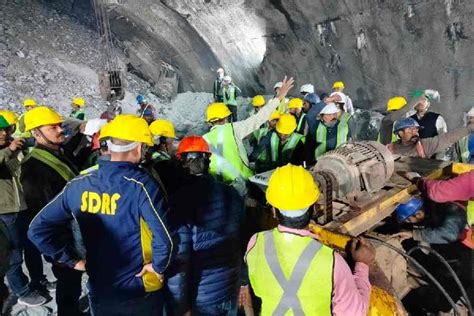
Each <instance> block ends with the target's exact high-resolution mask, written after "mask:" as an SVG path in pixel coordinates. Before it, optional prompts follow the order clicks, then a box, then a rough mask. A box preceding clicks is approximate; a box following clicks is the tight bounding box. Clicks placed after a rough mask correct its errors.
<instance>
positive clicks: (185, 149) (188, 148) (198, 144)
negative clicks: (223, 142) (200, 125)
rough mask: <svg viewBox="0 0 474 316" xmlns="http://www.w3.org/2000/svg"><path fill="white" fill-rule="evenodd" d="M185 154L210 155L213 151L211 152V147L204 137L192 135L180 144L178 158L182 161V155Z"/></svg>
mask: <svg viewBox="0 0 474 316" xmlns="http://www.w3.org/2000/svg"><path fill="white" fill-rule="evenodd" d="M183 153H207V154H209V155H210V154H211V151H210V150H209V145H208V144H207V142H206V140H205V139H204V138H203V137H201V136H196V135H192V136H188V137H185V138H184V139H183V140H182V141H181V142H180V143H179V146H178V151H177V152H176V157H178V159H181V154H183Z"/></svg>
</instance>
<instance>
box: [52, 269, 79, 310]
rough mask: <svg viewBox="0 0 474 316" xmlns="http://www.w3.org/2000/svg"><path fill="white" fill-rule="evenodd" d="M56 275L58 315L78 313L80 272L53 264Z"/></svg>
mask: <svg viewBox="0 0 474 316" xmlns="http://www.w3.org/2000/svg"><path fill="white" fill-rule="evenodd" d="M52 270H53V274H54V276H55V277H56V279H57V280H58V281H57V284H56V304H57V305H58V316H76V315H80V310H79V297H80V296H81V292H82V282H81V281H82V272H80V271H77V270H74V269H71V268H68V267H63V266H58V265H54V264H53V268H52Z"/></svg>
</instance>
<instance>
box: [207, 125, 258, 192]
mask: <svg viewBox="0 0 474 316" xmlns="http://www.w3.org/2000/svg"><path fill="white" fill-rule="evenodd" d="M203 137H204V139H205V140H206V141H207V143H208V144H209V148H210V150H211V152H212V156H211V164H210V166H209V173H210V174H211V175H212V176H214V177H215V178H217V179H219V180H221V181H224V182H225V183H232V182H234V181H235V180H236V179H238V178H241V179H243V180H247V179H248V178H249V177H251V176H252V175H253V171H252V169H250V168H249V167H248V166H247V165H246V164H245V163H244V161H242V158H241V156H240V151H239V146H238V145H237V142H236V140H235V136H234V128H233V126H232V124H231V123H227V124H224V125H219V126H215V127H213V128H212V129H211V131H210V132H208V133H207V134H205V135H204V136H203Z"/></svg>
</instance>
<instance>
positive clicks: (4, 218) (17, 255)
mask: <svg viewBox="0 0 474 316" xmlns="http://www.w3.org/2000/svg"><path fill="white" fill-rule="evenodd" d="M9 113H11V112H9ZM4 114H8V113H5V112H4V111H2V115H0V192H1V193H0V223H1V225H2V228H4V229H5V231H4V232H5V233H7V236H8V239H9V242H10V247H9V249H10V250H11V256H10V263H9V265H8V269H7V270H6V271H5V272H6V277H7V280H8V284H9V286H10V288H11V290H12V292H13V294H14V295H15V296H17V297H18V304H21V305H26V306H40V305H42V304H44V303H46V301H47V299H46V298H45V297H43V296H42V295H40V294H39V293H38V291H36V290H37V287H36V286H37V285H39V282H40V280H42V279H44V276H43V275H42V273H41V275H40V277H38V275H36V274H35V272H36V270H37V269H36V270H32V271H31V272H33V273H31V274H30V277H31V279H32V281H33V282H32V283H29V282H28V281H29V280H28V277H27V276H26V275H25V274H24V273H23V270H22V263H23V246H24V239H25V238H26V231H27V229H28V223H27V222H26V221H25V218H26V217H25V215H24V213H26V212H25V210H26V203H25V200H24V198H23V191H22V187H21V185H20V181H19V176H20V157H21V155H22V154H21V149H22V148H23V146H24V140H23V139H21V138H15V139H13V138H12V134H13V132H14V129H15V123H16V121H15V120H16V117H14V118H15V120H14V121H7V120H6V119H5V117H4V116H3V115H4ZM20 213H22V215H21V216H20ZM25 259H26V258H25ZM28 263H30V262H28ZM41 268H42V263H41ZM41 270H42V269H41ZM41 272H42V271H41ZM2 281H3V279H2ZM2 284H3V282H2ZM30 285H31V286H30ZM0 311H1V310H0Z"/></svg>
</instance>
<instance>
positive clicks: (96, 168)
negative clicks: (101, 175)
mask: <svg viewBox="0 0 474 316" xmlns="http://www.w3.org/2000/svg"><path fill="white" fill-rule="evenodd" d="M95 170H99V164H96V165H93V166H92V167H89V168H87V169H84V170H82V171H81V172H79V174H81V175H84V174H89V173H91V172H92V171H95Z"/></svg>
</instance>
